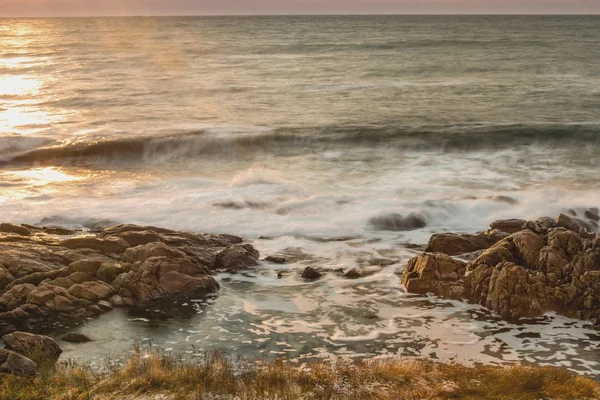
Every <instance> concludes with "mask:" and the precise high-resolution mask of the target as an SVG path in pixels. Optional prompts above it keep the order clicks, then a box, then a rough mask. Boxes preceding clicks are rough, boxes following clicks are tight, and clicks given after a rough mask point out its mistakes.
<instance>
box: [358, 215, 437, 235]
mask: <svg viewBox="0 0 600 400" xmlns="http://www.w3.org/2000/svg"><path fill="white" fill-rule="evenodd" d="M369 223H370V224H371V226H373V227H374V228H375V229H377V230H381V231H412V230H415V229H420V228H424V227H425V226H426V225H427V221H426V220H425V217H423V216H422V215H420V214H416V213H411V214H409V215H408V216H406V217H404V216H402V215H400V214H390V215H384V216H381V217H374V218H371V220H370V221H369Z"/></svg>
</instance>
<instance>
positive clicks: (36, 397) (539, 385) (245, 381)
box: [0, 346, 600, 400]
mask: <svg viewBox="0 0 600 400" xmlns="http://www.w3.org/2000/svg"><path fill="white" fill-rule="evenodd" d="M457 398H458V399H506V400H508V399H511V400H512V399H523V400H525V399H597V398H600V386H599V385H598V383H597V382H594V381H593V380H591V379H589V378H586V377H582V376H576V375H574V374H572V373H571V372H568V371H565V370H561V369H558V368H554V367H526V366H520V365H517V366H510V367H495V366H475V367H468V366H464V365H460V364H455V363H434V362H432V361H428V360H424V359H409V358H392V359H379V360H377V359H372V360H362V361H351V360H348V359H339V360H336V361H314V362H309V363H306V364H292V363H287V362H285V361H284V360H281V359H279V360H275V361H267V362H250V361H248V360H244V359H234V358H232V357H231V356H228V355H225V354H221V353H218V352H214V353H206V354H205V355H204V356H203V357H200V358H199V359H197V360H195V361H185V360H183V359H182V358H181V357H179V356H178V355H176V354H175V353H166V352H164V351H162V350H160V349H157V348H150V347H148V348H140V347H136V346H134V348H133V351H132V354H131V356H130V358H129V361H127V362H126V363H125V365H124V366H120V367H116V366H112V367H111V366H108V367H107V369H105V370H104V371H103V372H100V371H98V370H96V369H94V368H91V367H89V366H85V365H81V364H77V363H75V362H71V361H67V362H62V363H59V364H57V365H56V366H55V367H53V368H48V369H45V370H42V371H41V373H40V374H38V375H37V376H35V377H22V376H15V375H2V374H0V399H2V400H5V399H7V400H8V399H10V400H59V399H60V400H67V399H68V400H82V399H95V400H108V399H145V400H159V399H160V400H179V399H181V400H217V399H219V400H259V399H260V400H271V399H273V400H275V399H278V400H287V399H290V400H291V399H344V400H366V399H372V400H392V399H394V400H396V399H398V400H400V399H457Z"/></svg>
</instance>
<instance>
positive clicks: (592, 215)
mask: <svg viewBox="0 0 600 400" xmlns="http://www.w3.org/2000/svg"><path fill="white" fill-rule="evenodd" d="M583 215H584V216H585V217H586V218H587V219H591V220H592V221H596V222H598V221H600V215H598V209H597V208H590V209H589V210H585V212H584V213H583Z"/></svg>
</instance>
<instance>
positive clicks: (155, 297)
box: [111, 257, 219, 305]
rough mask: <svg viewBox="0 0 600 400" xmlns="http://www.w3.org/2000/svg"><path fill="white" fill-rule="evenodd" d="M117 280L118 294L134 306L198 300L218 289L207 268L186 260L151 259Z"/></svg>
mask: <svg viewBox="0 0 600 400" xmlns="http://www.w3.org/2000/svg"><path fill="white" fill-rule="evenodd" d="M121 277H122V278H121ZM119 278H120V279H122V283H120V285H119V286H120V288H119V293H118V294H119V295H120V296H121V297H122V298H123V301H124V303H126V301H125V298H128V299H129V300H130V301H131V303H132V304H134V305H146V304H149V303H152V302H156V301H174V300H191V299H197V298H200V297H203V296H205V295H206V294H209V293H212V292H216V291H218V290H219V284H218V283H217V281H215V280H214V278H213V277H211V276H210V275H209V273H208V271H207V269H206V268H204V267H203V266H202V265H197V264H193V263H192V262H191V261H190V260H189V259H187V258H175V259H170V258H167V257H151V258H149V259H147V260H146V261H144V263H142V264H137V265H134V266H133V268H132V269H131V271H129V272H128V273H127V274H123V275H121V276H119ZM111 303H113V302H112V301H111ZM113 304H115V303H113Z"/></svg>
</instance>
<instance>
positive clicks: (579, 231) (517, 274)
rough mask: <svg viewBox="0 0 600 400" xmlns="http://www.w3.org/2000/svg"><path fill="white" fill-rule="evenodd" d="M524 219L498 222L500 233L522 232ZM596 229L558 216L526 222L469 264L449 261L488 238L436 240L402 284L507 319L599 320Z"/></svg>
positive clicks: (443, 237) (411, 263)
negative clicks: (548, 313) (555, 317)
mask: <svg viewBox="0 0 600 400" xmlns="http://www.w3.org/2000/svg"><path fill="white" fill-rule="evenodd" d="M520 223H521V221H520V220H505V221H496V222H494V223H493V224H492V227H495V228H497V229H496V230H497V231H500V230H502V231H505V232H506V231H507V230H516V227H517V226H518V225H519V224H520ZM594 230H595V228H594V226H593V224H591V223H589V222H586V221H583V220H580V219H577V218H575V217H570V216H567V215H565V214H560V215H559V216H558V217H557V218H556V219H555V220H550V221H549V219H548V218H541V219H538V220H537V221H525V223H523V224H522V227H521V229H520V230H517V231H515V232H513V233H512V234H510V235H508V236H505V237H503V238H501V239H499V240H496V239H497V238H500V235H495V234H494V235H493V237H494V239H493V240H491V239H490V240H488V241H487V243H488V245H487V246H486V247H485V248H484V249H483V251H482V252H480V254H477V255H476V256H475V257H473V258H472V259H471V260H470V261H469V262H468V263H466V264H465V263H463V262H462V261H458V260H456V259H454V258H452V257H451V256H453V255H457V254H461V253H462V252H466V251H468V250H470V251H476V250H481V249H480V248H478V247H480V246H482V245H483V244H484V243H483V242H484V240H485V238H484V236H486V235H488V236H492V235H491V233H490V232H486V233H485V234H480V235H462V234H448V233H443V234H438V235H434V236H433V237H432V239H431V240H430V245H429V246H428V248H427V251H428V252H434V251H437V252H439V253H434V254H430V253H424V254H422V255H420V256H418V257H415V258H413V259H411V260H410V261H409V262H408V265H407V266H406V268H405V270H404V273H403V277H402V283H403V285H404V286H405V288H406V290H407V291H409V292H415V293H425V292H433V293H435V294H437V295H440V296H445V297H450V298H454V299H466V300H467V301H470V302H473V303H477V304H481V305H483V306H485V307H487V308H489V309H491V310H492V311H495V312H496V313H498V314H499V315H500V316H502V317H503V318H505V319H508V320H516V319H519V318H523V317H525V318H531V317H538V316H541V315H542V314H543V313H544V312H546V311H556V312H558V313H560V314H563V315H566V316H569V317H575V318H580V319H591V320H598V319H600V234H598V233H596V232H595V231H594Z"/></svg>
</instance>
